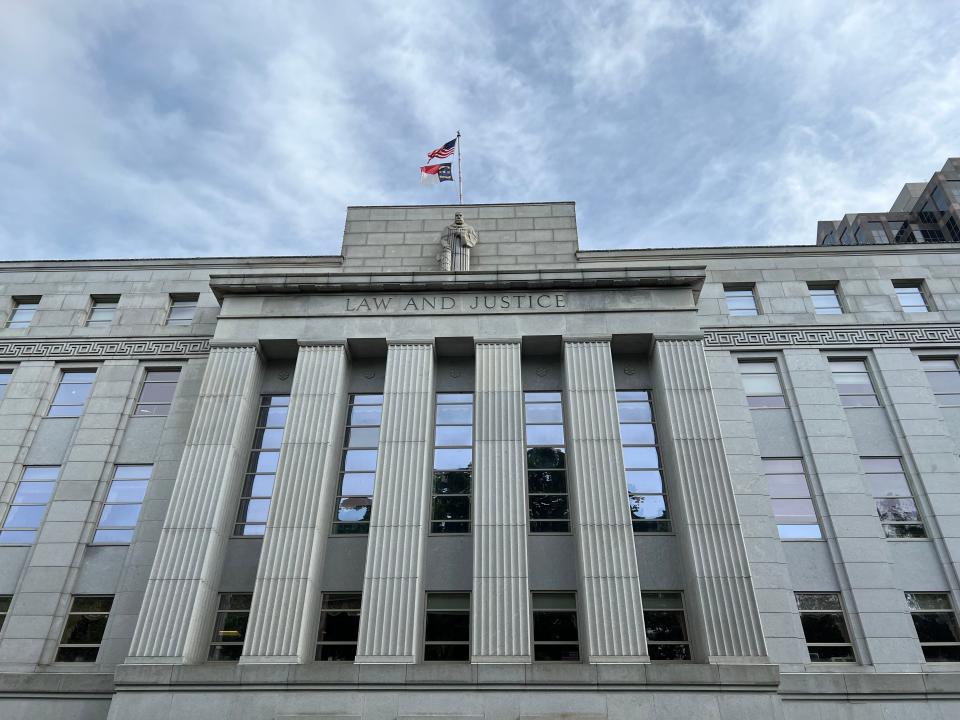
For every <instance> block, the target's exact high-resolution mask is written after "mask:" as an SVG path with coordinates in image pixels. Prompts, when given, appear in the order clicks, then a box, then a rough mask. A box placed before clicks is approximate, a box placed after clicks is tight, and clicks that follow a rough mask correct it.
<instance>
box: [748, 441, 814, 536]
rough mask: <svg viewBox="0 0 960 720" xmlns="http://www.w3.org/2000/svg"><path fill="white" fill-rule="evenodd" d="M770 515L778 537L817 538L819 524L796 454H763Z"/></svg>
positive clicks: (805, 477) (801, 465)
mask: <svg viewBox="0 0 960 720" xmlns="http://www.w3.org/2000/svg"><path fill="white" fill-rule="evenodd" d="M762 462H763V474H764V476H765V477H766V478H767V488H768V489H769V492H770V503H771V504H772V505H773V519H774V520H775V521H776V523H777V532H778V533H779V535H780V539H781V540H819V539H820V538H821V537H822V535H821V533H820V524H819V522H818V521H817V512H816V510H814V508H813V501H812V500H811V499H810V487H809V486H808V485H807V475H806V473H805V472H804V469H803V462H802V461H801V460H800V458H763V460H762Z"/></svg>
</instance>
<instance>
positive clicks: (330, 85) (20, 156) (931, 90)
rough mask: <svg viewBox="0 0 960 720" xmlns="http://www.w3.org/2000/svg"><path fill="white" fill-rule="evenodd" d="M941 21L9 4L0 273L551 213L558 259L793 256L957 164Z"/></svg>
mask: <svg viewBox="0 0 960 720" xmlns="http://www.w3.org/2000/svg"><path fill="white" fill-rule="evenodd" d="M952 21H953V18H952V17H951V9H950V8H949V7H948V6H947V4H937V3H931V4H926V3H909V2H908V3H899V4H894V3H892V2H854V3H848V4H846V5H842V6H837V5H836V4H835V3H834V4H829V3H826V2H822V1H820V0H811V2H806V3H799V4H796V3H791V4H787V3H781V2H773V1H770V2H759V1H758V2H739V3H734V4H730V5H723V6H721V5H720V4H715V3H706V2H702V3H694V2H670V3H668V2H663V1H661V0H650V1H648V2H622V3H613V2H576V3H575V2H572V1H570V2H565V3H562V4H561V3H551V2H547V1H546V0H521V1H520V2H514V3H508V2H505V1H499V0H498V1H497V2H493V3H485V2H468V3H460V4H457V5H454V6H451V7H450V8H448V9H447V10H445V11H444V12H442V13H438V11H437V8H436V6H435V4H432V3H428V2H425V1H420V2H411V3H396V2H391V1H389V0H369V1H366V2H359V3H350V4H340V3H322V4H320V3H308V2H293V1H292V0H287V1H282V2H276V3H272V4H271V5H270V8H269V11H267V10H266V9H265V8H264V6H263V5H262V4H260V3H254V2H249V1H240V2H228V1H227V0H210V1H208V2H204V3H190V2H186V0H181V1H180V2H173V3H150V2H145V1H143V2H141V1H135V0H105V1H104V2H99V3H95V4H93V3H83V4H68V5H63V4H61V3H55V2H53V1H52V0H48V1H43V0H35V1H34V2H30V3H10V4H8V5H7V6H5V8H4V22H3V24H0V183H2V187H3V188H4V191H3V193H0V253H2V255H3V257H5V258H10V259H14V258H30V257H111V256H112V257H117V256H157V255H172V256H176V255H188V256H189V255H244V254H296V253H306V254H324V253H336V252H338V251H339V242H340V235H341V232H342V229H343V219H344V213H345V206H346V205H348V204H358V205H359V204H415V203H432V202H453V201H455V199H456V196H455V191H454V189H453V188H451V187H450V184H445V185H442V186H439V187H436V188H430V189H423V188H420V187H419V186H418V185H417V167H418V166H419V165H420V164H422V163H423V162H425V156H424V153H425V152H426V151H427V150H428V149H431V148H432V147H435V146H436V145H438V144H440V143H442V142H444V141H446V140H448V139H449V138H450V137H451V136H452V134H453V132H455V131H456V130H457V129H461V130H462V131H463V133H464V137H463V150H464V163H465V165H464V178H465V190H466V196H467V197H466V199H467V201H468V202H513V201H516V202H525V201H538V200H561V199H573V200H576V201H577V203H578V214H579V218H578V220H579V227H580V230H581V245H582V246H584V247H615V246H651V245H652V246H678V245H688V244H689V245H723V244H752V243H797V242H800V243H809V242H813V239H814V234H815V228H816V221H817V220H818V219H826V218H838V217H840V216H841V215H842V214H843V213H845V212H852V211H862V210H883V209H885V208H886V207H888V206H889V204H890V203H891V202H892V201H893V199H894V198H895V197H896V194H897V192H898V191H899V188H900V186H901V185H902V184H903V183H904V182H908V181H916V180H926V179H927V178H928V177H929V175H930V174H931V173H932V172H933V171H934V170H935V169H937V168H939V166H940V165H941V164H942V163H943V161H944V159H945V158H946V157H947V156H948V155H950V154H956V152H957V148H956V146H953V147H951V144H952V143H954V142H955V140H954V139H955V138H957V137H960V112H958V110H960V107H958V106H960V99H958V97H957V95H956V94H955V93H951V92H950V91H949V89H950V88H952V87H957V86H958V83H960V50H957V49H956V45H955V43H953V41H952V38H951V37H950V34H951V29H952V28H953V27H954V23H953V22H952Z"/></svg>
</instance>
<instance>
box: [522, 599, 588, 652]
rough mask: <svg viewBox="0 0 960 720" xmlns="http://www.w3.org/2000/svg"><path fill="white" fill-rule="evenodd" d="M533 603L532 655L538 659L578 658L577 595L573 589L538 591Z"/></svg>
mask: <svg viewBox="0 0 960 720" xmlns="http://www.w3.org/2000/svg"><path fill="white" fill-rule="evenodd" d="M530 605H531V611H532V614H533V659H534V660H535V661H537V662H579V661H580V634H579V629H578V623H577V596H576V595H575V594H574V593H563V592H535V593H533V594H532V596H531V599H530Z"/></svg>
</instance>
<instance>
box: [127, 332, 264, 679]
mask: <svg viewBox="0 0 960 720" xmlns="http://www.w3.org/2000/svg"><path fill="white" fill-rule="evenodd" d="M262 373H263V368H262V362H261V359H260V353H259V350H258V349H257V348H256V347H252V346H251V347H215V348H212V349H211V351H210V357H209V360H208V361H207V368H206V372H205V374H204V376H203V382H202V384H201V386H200V395H199V398H198V399H197V409H196V412H195V413H194V416H193V422H192V423H191V425H190V431H189V433H188V436H187V444H186V446H185V448H184V451H183V458H182V460H181V461H180V469H179V470H178V472H177V479H176V482H175V483H174V487H173V495H172V497H171V499H170V506H169V508H168V510H167V516H166V518H165V519H164V522H163V529H162V531H161V533H160V542H159V545H158V547H157V555H156V557H155V559H154V561H153V567H152V568H151V570H150V577H149V579H148V580H147V589H146V593H145V595H144V599H143V607H142V609H141V611H140V615H139V618H138V621H137V627H136V629H135V630H134V635H133V640H132V642H131V646H130V655H129V657H128V659H127V662H131V663H137V662H175V663H176V662H183V663H189V662H197V661H199V660H201V659H203V657H204V651H205V648H206V645H207V642H208V640H209V638H207V637H206V630H207V628H208V627H209V622H210V621H212V612H213V606H214V603H215V601H216V595H217V585H218V583H219V577H220V570H221V566H222V563H223V554H224V548H225V544H226V539H227V538H228V537H229V536H230V528H231V527H232V524H233V519H234V518H233V513H234V511H235V509H236V508H235V504H234V499H235V498H236V496H237V492H238V490H239V484H240V482H241V481H242V477H243V468H244V463H245V462H246V459H247V453H248V452H249V450H250V441H251V437H252V433H253V427H254V424H255V421H256V413H257V408H258V407H259V402H258V400H259V395H258V393H259V391H260V384H261V378H262Z"/></svg>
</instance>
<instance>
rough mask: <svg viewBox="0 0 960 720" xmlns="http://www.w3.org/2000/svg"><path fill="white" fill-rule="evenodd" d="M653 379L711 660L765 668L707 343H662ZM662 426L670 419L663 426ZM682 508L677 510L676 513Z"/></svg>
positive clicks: (656, 347)
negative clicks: (668, 439) (667, 437)
mask: <svg viewBox="0 0 960 720" xmlns="http://www.w3.org/2000/svg"><path fill="white" fill-rule="evenodd" d="M654 377H655V386H656V393H657V400H658V404H657V407H658V408H659V411H660V417H661V423H660V426H661V427H664V425H665V426H666V427H667V428H668V429H669V433H670V435H671V437H672V440H673V442H672V453H671V456H672V458H673V460H674V464H675V468H676V473H675V476H674V477H673V478H671V479H672V480H673V488H674V497H675V498H677V499H678V500H679V503H678V504H675V505H674V508H675V509H676V510H678V511H679V514H680V519H681V520H682V522H678V527H677V530H678V534H679V538H680V544H681V548H682V549H683V553H684V558H685V560H686V563H685V564H686V568H687V572H688V573H689V575H690V577H689V578H688V586H687V591H688V592H689V593H690V595H691V599H692V601H693V602H692V603H691V605H692V606H693V607H695V608H698V609H699V611H700V614H701V617H702V619H703V624H702V627H703V632H704V640H705V642H706V647H705V650H706V653H705V654H706V657H707V661H708V662H725V663H730V662H765V661H766V648H765V646H764V642H763V631H762V629H761V627H760V615H759V613H758V610H757V600H756V597H755V595H754V591H753V583H752V582H751V579H750V568H749V565H748V564H747V556H746V551H745V549H744V544H743V535H742V533H741V531H740V524H739V519H738V517H737V507H736V502H735V500H734V496H733V487H732V485H731V482H730V471H729V469H728V468H727V462H726V457H725V449H724V446H723V440H722V436H721V434H720V422H719V420H718V417H717V408H716V406H715V404H714V399H713V395H712V389H711V387H710V378H709V375H708V373H707V363H706V357H705V355H704V352H703V343H702V341H701V340H700V339H699V338H695V339H689V340H688V339H658V340H656V342H655V345H654ZM663 420H666V422H665V423H664V422H663ZM678 505H679V507H678Z"/></svg>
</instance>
